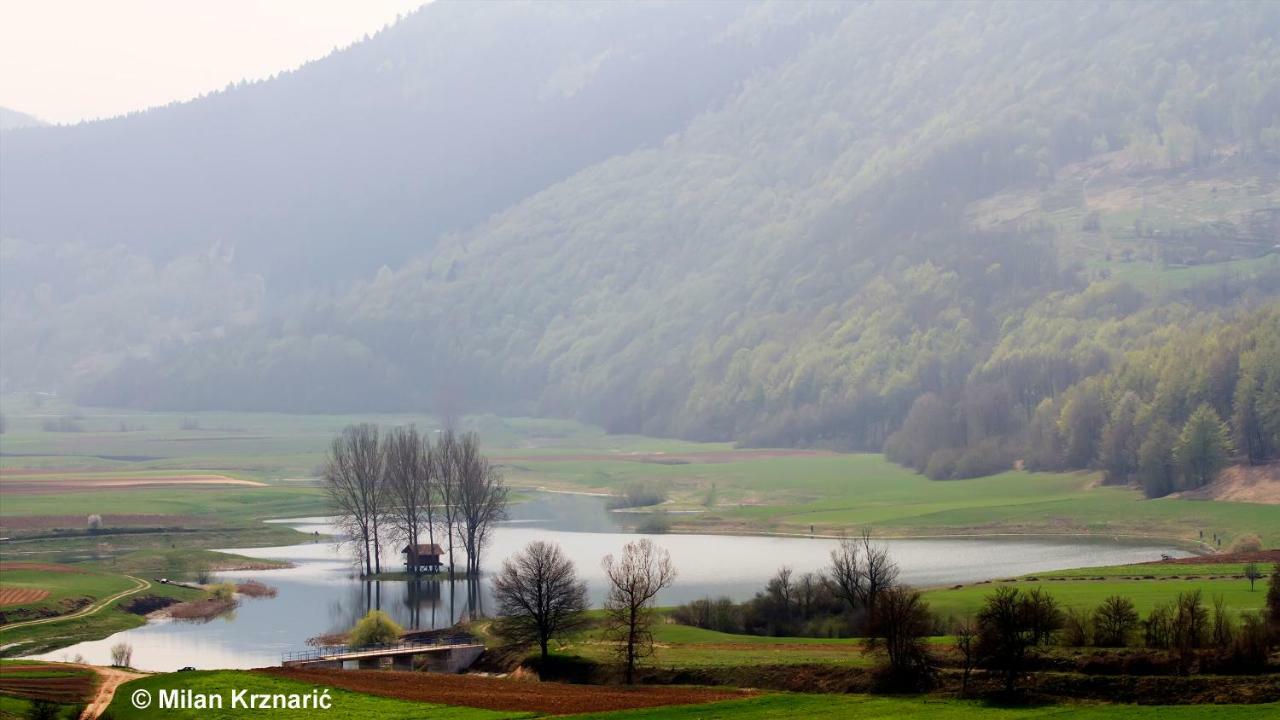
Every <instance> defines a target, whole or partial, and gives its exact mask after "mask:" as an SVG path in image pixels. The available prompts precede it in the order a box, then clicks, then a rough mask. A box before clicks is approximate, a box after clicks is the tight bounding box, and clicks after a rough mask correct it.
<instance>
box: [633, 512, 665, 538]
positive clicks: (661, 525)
mask: <svg viewBox="0 0 1280 720" xmlns="http://www.w3.org/2000/svg"><path fill="white" fill-rule="evenodd" d="M636 532H638V533H644V534H646V535H665V534H667V533H669V532H671V518H669V517H667V513H666V511H665V510H657V511H654V512H651V513H648V517H646V518H645V519H644V520H641V521H640V524H639V525H636Z"/></svg>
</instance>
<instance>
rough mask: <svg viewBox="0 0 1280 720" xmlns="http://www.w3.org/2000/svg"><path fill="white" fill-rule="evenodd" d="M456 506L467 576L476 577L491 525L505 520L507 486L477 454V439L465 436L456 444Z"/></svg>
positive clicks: (495, 471) (472, 434)
mask: <svg viewBox="0 0 1280 720" xmlns="http://www.w3.org/2000/svg"><path fill="white" fill-rule="evenodd" d="M454 467H455V469H456V471H457V486H456V487H455V488H454V494H455V502H456V504H457V506H458V509H457V515H456V518H455V520H456V522H455V525H454V529H455V532H457V534H458V540H459V541H460V542H461V543H462V549H463V550H464V551H465V552H466V553H467V574H468V575H470V576H472V577H479V574H480V559H481V557H482V556H483V555H484V548H485V545H486V544H487V543H488V541H489V536H490V534H491V533H492V531H493V526H494V524H495V523H497V522H498V521H499V520H501V519H503V518H504V517H506V513H507V486H506V483H505V482H504V481H503V479H502V473H501V472H499V471H498V469H497V468H496V467H494V466H493V465H492V464H490V462H489V460H488V459H487V458H485V456H484V455H483V454H481V452H480V438H479V437H478V436H476V434H475V433H465V434H463V435H462V436H461V437H460V438H459V439H458V442H457V443H456V445H455V455H454Z"/></svg>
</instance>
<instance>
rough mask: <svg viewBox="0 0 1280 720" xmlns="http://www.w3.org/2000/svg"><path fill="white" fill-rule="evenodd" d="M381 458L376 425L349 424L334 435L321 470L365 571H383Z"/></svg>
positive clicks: (339, 516)
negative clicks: (379, 532) (380, 533)
mask: <svg viewBox="0 0 1280 720" xmlns="http://www.w3.org/2000/svg"><path fill="white" fill-rule="evenodd" d="M382 461H383V458H382V452H381V451H380V449H379V447H378V428H377V427H376V426H374V425H369V424H362V425H350V426H348V427H346V428H345V429H343V431H342V432H341V433H340V434H339V435H338V436H337V437H336V438H334V439H333V445H332V446H331V447H330V449H329V457H328V458H327V459H326V461H325V465H324V470H323V478H324V486H325V491H326V492H327V493H328V495H329V502H330V504H331V505H332V507H333V513H334V515H335V516H336V517H337V518H338V524H339V525H341V526H342V528H343V530H344V531H346V532H347V533H348V534H349V535H350V536H351V537H352V539H353V541H354V542H355V543H356V550H357V553H358V554H359V555H360V557H361V559H362V561H363V563H364V571H365V574H366V575H371V574H373V573H375V572H381V571H382V562H381V541H380V539H379V537H378V531H379V529H380V524H381V520H382V518H383V515H384V513H385V508H384V507H383V505H384V502H383V499H384V495H385V493H384V485H385V484H384V482H383V477H382V471H383V462H382Z"/></svg>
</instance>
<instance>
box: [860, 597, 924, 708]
mask: <svg viewBox="0 0 1280 720" xmlns="http://www.w3.org/2000/svg"><path fill="white" fill-rule="evenodd" d="M875 608H876V609H875V615H874V616H872V618H871V631H872V635H871V638H870V639H869V641H868V644H869V646H870V647H872V648H880V647H883V648H884V651H885V655H886V656H887V658H888V661H889V665H888V668H887V670H888V676H887V677H883V678H882V680H887V681H888V682H889V685H890V686H891V687H894V688H896V689H922V688H923V687H925V686H927V685H928V684H929V683H930V681H931V680H932V676H933V671H934V668H933V665H934V663H933V658H932V657H931V656H930V655H929V651H928V645H927V644H926V642H925V638H927V637H928V636H929V632H930V630H931V629H932V627H933V617H932V616H931V615H930V614H929V606H928V604H926V603H925V601H924V599H923V598H922V597H921V596H920V593H919V592H917V591H916V590H913V589H912V588H910V587H907V586H905V585H895V586H893V587H891V588H889V589H887V590H885V591H884V592H882V593H881V594H880V600H879V602H877V603H876V606H875Z"/></svg>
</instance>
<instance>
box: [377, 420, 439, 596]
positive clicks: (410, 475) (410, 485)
mask: <svg viewBox="0 0 1280 720" xmlns="http://www.w3.org/2000/svg"><path fill="white" fill-rule="evenodd" d="M431 452H432V448H431V443H430V440H429V438H427V437H426V436H419V435H418V429H417V428H416V427H414V426H412V425H410V426H409V427H407V428H395V429H393V430H391V431H390V432H389V433H387V438H386V440H385V441H384V443H383V457H384V463H385V468H384V471H385V474H386V479H387V493H388V495H389V502H388V503H387V505H388V511H389V515H390V518H391V522H392V523H393V524H394V526H395V529H396V533H397V535H398V536H399V537H400V538H402V539H403V540H404V541H405V542H406V543H408V544H409V545H411V546H416V545H417V544H418V539H419V537H421V535H422V532H423V531H424V530H425V531H426V532H427V534H428V536H429V538H430V541H431V542H432V543H434V542H435V531H434V529H433V528H432V520H433V519H434V518H433V517H432V516H433V514H434V512H433V511H434V504H435V499H434V498H433V497H432V496H433V494H434V491H435V487H434V485H435V483H434V482H433V481H432V475H433V470H434V468H433V467H432V463H431V462H430V455H431ZM414 567H415V571H416V569H417V566H416V565H415V566H414Z"/></svg>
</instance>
